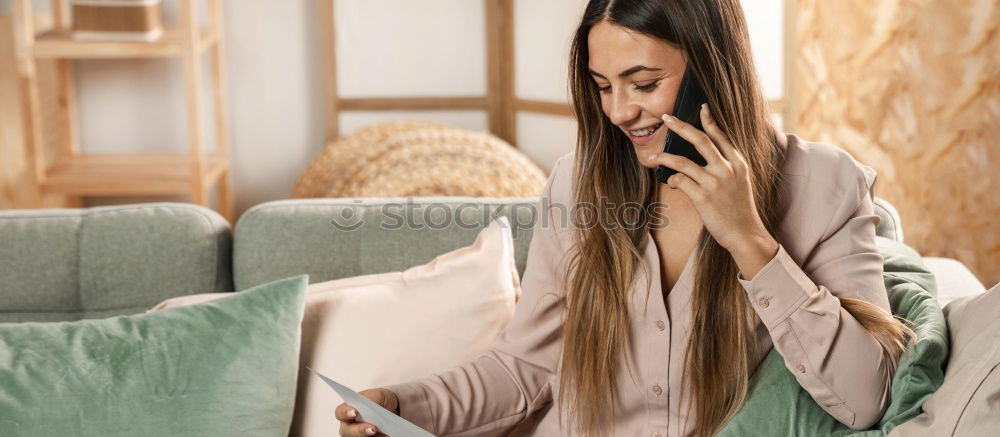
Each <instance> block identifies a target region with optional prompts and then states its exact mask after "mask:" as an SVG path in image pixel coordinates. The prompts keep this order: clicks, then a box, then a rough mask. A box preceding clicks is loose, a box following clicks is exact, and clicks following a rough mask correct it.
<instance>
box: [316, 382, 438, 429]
mask: <svg viewBox="0 0 1000 437" xmlns="http://www.w3.org/2000/svg"><path fill="white" fill-rule="evenodd" d="M306 368H307V369H309V371H310V372H312V373H315V374H316V376H318V377H319V379H322V380H323V382H325V383H326V385H329V386H330V387H331V388H333V389H334V390H335V391H336V392H337V394H339V395H340V397H341V398H343V399H344V402H347V403H348V404H349V405H351V406H352V407H354V408H355V409H357V410H358V417H357V419H356V420H357V421H359V422H366V423H371V424H373V425H375V426H377V427H378V431H379V432H381V433H382V434H385V435H388V436H390V437H434V434H431V433H429V432H427V431H424V430H423V428H420V427H419V426H417V425H414V424H413V423H411V422H409V421H408V420H406V419H403V418H402V417H399V416H397V415H396V414H395V413H393V412H392V411H389V410H386V409H385V408H382V406H381V405H379V404H376V403H375V402H372V401H371V399H368V398H366V397H364V396H361V394H360V393H358V392H356V391H354V390H351V389H350V388H347V387H346V386H344V385H342V384H340V383H338V382H337V381H334V380H332V379H330V378H327V377H325V376H323V375H322V374H320V373H319V372H317V371H315V370H313V369H312V368H310V367H308V366H306Z"/></svg>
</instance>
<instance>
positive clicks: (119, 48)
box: [32, 27, 218, 59]
mask: <svg viewBox="0 0 1000 437" xmlns="http://www.w3.org/2000/svg"><path fill="white" fill-rule="evenodd" d="M181 30H182V29H179V28H167V29H164V31H163V35H162V36H160V38H159V39H157V40H156V41H148V42H147V41H84V40H77V39H73V36H72V35H71V34H70V32H69V31H68V30H66V29H54V30H50V31H47V32H43V33H40V34H38V35H36V36H35V45H34V49H33V50H32V53H33V54H34V55H35V57H36V58H59V59H99V58H162V57H172V56H181V55H183V54H184V38H183V33H182V32H181ZM217 39H218V35H217V34H216V33H215V32H214V31H213V30H212V29H211V28H207V27H203V28H201V29H200V31H199V38H198V53H201V52H202V51H204V50H205V49H206V48H208V47H211V46H212V44H214V43H215V42H216V41H217Z"/></svg>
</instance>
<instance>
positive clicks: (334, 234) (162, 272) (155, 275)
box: [0, 197, 902, 323]
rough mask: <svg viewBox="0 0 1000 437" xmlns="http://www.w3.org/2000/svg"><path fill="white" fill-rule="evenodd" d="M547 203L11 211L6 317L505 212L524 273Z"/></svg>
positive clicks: (297, 268)
mask: <svg viewBox="0 0 1000 437" xmlns="http://www.w3.org/2000/svg"><path fill="white" fill-rule="evenodd" d="M536 202H537V199H536V198H462V197H448V198H411V199H303V200H279V201H273V202H267V203H262V204H259V205H256V206H254V207H252V208H250V209H249V210H247V211H246V212H245V213H244V214H243V215H242V216H241V217H240V219H239V220H238V222H237V224H236V226H235V231H234V230H233V229H232V228H231V227H230V226H229V224H228V223H227V222H226V221H225V220H224V219H223V218H222V217H221V216H219V215H218V214H217V213H215V212H214V211H212V210H210V209H207V208H202V207H198V206H193V205H189V204H184V203H145V204H134V205H123V206H108V207H94V208H81V209H41V210H6V211H0V323H3V322H26V321H44V322H49V321H69V320H79V319H92V318H104V317H109V316H115V315H122V314H133V313H141V312H143V311H145V310H146V309H148V308H150V307H152V306H153V305H155V304H157V303H159V302H161V301H163V300H165V299H168V298H171V297H176V296H180V295H185V294H191V293H195V292H198V293H208V292H221V291H232V290H244V289H247V288H249V287H253V286H255V285H260V284H263V283H265V282H268V281H273V280H277V279H282V278H286V277H289V276H293V275H298V274H308V275H309V280H310V282H311V283H315V282H322V281H328V280H331V279H338V278H344V277H350V276H357V275H363V274H368V273H381V272H388V271H396V270H404V269H406V268H408V267H411V266H414V265H418V264H422V263H426V262H428V261H430V260H431V259H433V258H434V257H435V256H437V255H438V254H441V253H443V252H446V251H449V250H453V249H457V248H459V247H462V246H465V245H468V244H471V243H472V241H473V240H474V239H475V237H476V235H477V234H478V232H479V231H480V230H481V229H482V228H483V227H485V226H486V225H487V224H488V223H489V220H490V217H496V216H498V215H503V216H506V217H508V219H509V220H510V222H511V224H512V225H513V227H514V229H513V230H514V239H515V246H516V259H517V267H518V271H519V272H522V273H523V271H524V263H525V260H526V259H527V252H528V243H529V241H530V240H531V226H532V224H533V220H534V215H535V214H534V212H535V207H536V205H535V203H536ZM876 210H877V212H878V214H879V215H880V216H881V217H882V222H881V224H880V225H879V227H878V230H877V232H878V234H879V235H881V236H884V237H887V238H891V239H895V240H900V239H901V236H902V227H901V226H900V222H899V217H898V215H897V214H896V213H895V210H894V209H893V208H892V206H891V205H889V204H888V202H885V201H883V200H881V199H877V203H876ZM456 214H457V216H456ZM455 217H459V218H460V219H461V220H454V219H453V218H455ZM407 222H408V223H407ZM359 224H360V226H358V229H356V230H353V231H351V232H347V231H345V230H346V229H350V228H351V227H353V226H357V225H359ZM400 224H404V225H410V226H398V225H400ZM441 224H444V226H439V225H441ZM394 228H399V229H394Z"/></svg>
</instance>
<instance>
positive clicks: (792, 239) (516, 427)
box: [387, 135, 895, 437]
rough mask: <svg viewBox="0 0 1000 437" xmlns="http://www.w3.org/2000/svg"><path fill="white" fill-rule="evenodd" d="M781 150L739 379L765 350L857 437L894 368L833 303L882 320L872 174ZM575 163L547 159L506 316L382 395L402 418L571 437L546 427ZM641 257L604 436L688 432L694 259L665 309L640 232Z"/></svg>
mask: <svg viewBox="0 0 1000 437" xmlns="http://www.w3.org/2000/svg"><path fill="white" fill-rule="evenodd" d="M786 140H787V148H788V153H787V155H786V156H787V158H786V161H785V163H784V164H783V169H782V171H783V172H784V174H785V176H786V184H785V185H784V186H783V190H782V196H783V203H782V204H783V205H785V206H784V208H785V209H786V212H785V213H784V218H783V220H782V223H781V225H780V226H779V230H778V233H779V235H777V236H776V237H777V240H778V242H779V243H780V246H779V249H778V252H777V254H776V255H775V256H774V258H773V259H771V260H770V261H769V262H768V263H767V265H765V266H764V267H763V268H762V269H761V270H760V271H759V272H758V273H757V274H756V275H755V276H754V277H753V278H752V280H750V281H747V280H745V279H744V278H743V277H742V275H740V276H739V277H738V279H739V281H740V283H741V284H742V285H743V287H744V289H745V290H746V293H747V298H748V299H749V300H750V302H751V303H752V305H753V307H754V309H755V310H756V314H757V316H758V317H759V319H758V320H757V321H756V324H757V331H756V333H757V335H756V337H757V344H758V345H759V347H758V349H757V351H756V354H755V356H753V357H752V358H753V360H754V361H752V362H751V365H752V367H751V368H755V367H756V366H757V364H759V363H760V361H761V360H762V359H763V358H764V356H765V355H766V354H767V353H768V352H769V351H770V349H771V347H774V348H776V349H777V350H778V352H779V353H780V354H781V355H782V356H783V357H784V360H785V365H786V366H787V367H788V368H789V369H790V370H791V371H792V373H793V374H794V375H795V377H796V378H797V379H798V381H799V384H801V385H802V387H803V388H805V389H806V390H807V391H808V392H809V394H810V395H812V397H813V399H815V400H816V402H817V403H818V404H819V405H820V406H821V407H822V408H823V409H825V410H826V411H827V412H828V413H830V414H831V415H832V416H833V417H835V418H836V419H837V420H839V421H841V422H843V423H844V424H846V425H848V426H850V427H852V428H855V429H864V428H867V427H869V426H870V425H872V424H874V423H875V422H876V421H877V420H878V419H879V418H880V417H881V415H882V413H883V411H884V409H885V407H886V405H887V404H888V400H889V388H890V385H891V381H892V375H893V373H894V371H895V369H894V368H893V366H892V365H891V364H890V363H889V362H888V361H887V360H885V359H884V358H883V353H882V347H881V346H880V345H879V343H878V342H877V341H875V339H874V338H873V337H872V336H871V335H870V334H869V333H868V332H867V331H866V330H865V329H864V328H863V327H862V326H861V324H860V323H858V321H857V320H855V319H854V318H853V317H852V316H851V315H850V314H849V313H847V312H846V311H845V310H844V309H843V308H842V307H841V305H840V301H839V300H838V299H837V297H836V296H846V297H856V298H861V299H865V300H867V301H869V302H872V303H874V304H876V305H878V306H880V307H882V308H884V309H885V310H887V311H888V310H889V300H888V297H887V295H886V290H885V285H884V283H883V280H882V256H881V255H880V254H879V251H878V248H877V246H876V244H875V228H876V226H877V225H878V223H879V217H878V216H877V215H876V214H875V212H874V207H873V199H874V193H873V191H872V187H873V184H874V182H875V178H876V173H875V171H874V170H873V169H871V168H870V167H867V166H865V165H862V164H860V163H858V162H857V161H855V160H854V159H853V158H852V157H851V156H850V155H849V154H848V153H847V152H845V151H843V150H842V149H840V148H838V147H835V146H832V145H829V144H823V143H814V142H807V141H804V140H802V139H800V138H798V137H797V136H795V135H786ZM573 155H574V154H573V153H570V154H567V155H565V156H563V157H562V158H560V159H559V161H558V162H557V163H556V165H555V167H554V168H553V170H552V173H551V175H550V176H549V180H548V182H547V183H546V186H545V189H544V191H543V194H542V199H541V207H540V209H539V214H540V215H539V216H538V218H537V220H536V223H535V228H534V234H533V237H532V240H531V244H530V247H529V251H528V261H527V267H526V269H525V272H524V275H523V278H522V284H521V286H522V294H521V297H520V299H519V300H518V302H517V306H516V310H515V314H514V318H513V319H512V320H511V322H510V324H509V325H508V326H507V327H506V329H505V330H504V332H503V333H502V334H501V335H500V336H499V337H498V339H497V340H496V342H495V343H494V345H493V346H492V348H491V349H490V350H489V351H487V352H485V353H483V354H481V355H480V356H479V357H477V358H476V359H474V360H473V361H471V362H468V363H465V364H463V365H460V366H457V367H456V368H453V369H450V370H448V371H445V372H443V373H438V374H434V375H431V376H429V377H426V378H422V379H419V380H415V381H410V382H406V383H401V384H396V385H392V386H388V387H387V388H389V389H390V390H392V391H394V392H395V393H396V394H397V395H398V396H399V401H400V415H401V416H402V417H403V418H405V419H407V420H410V421H411V422H413V423H415V424H416V425H418V426H420V427H422V428H424V429H426V430H428V431H430V432H432V433H434V434H436V435H441V436H486V435H489V436H492V435H537V436H562V435H575V434H574V433H573V432H572V431H571V429H570V428H571V427H568V426H567V425H568V423H567V421H566V418H565V417H564V418H563V427H562V429H560V428H559V426H558V417H557V415H558V413H559V411H558V406H559V402H560V400H559V399H558V391H559V390H558V389H559V387H558V383H559V368H560V362H561V359H560V355H561V344H562V325H563V322H562V317H564V310H563V309H562V308H561V306H560V304H561V301H562V299H563V298H564V296H565V284H563V283H561V281H559V273H560V272H561V269H564V268H565V263H566V261H567V260H568V258H567V257H566V255H567V253H568V248H569V247H570V246H569V245H570V244H571V241H572V238H571V232H572V227H571V226H569V225H567V224H566V223H565V220H566V218H565V217H566V214H565V213H563V212H562V211H568V206H569V205H570V204H571V202H572V195H571V194H572V191H571V190H572V186H571V184H572V183H573V180H572V173H573V160H574V156H573ZM640 250H641V251H642V253H643V262H644V263H645V264H646V266H647V267H648V271H649V272H653V273H652V274H651V275H648V276H650V277H648V278H647V277H646V276H647V275H645V274H643V273H641V272H640V274H638V275H637V276H638V278H637V280H636V281H635V282H634V283H633V289H634V290H635V293H634V294H633V299H632V302H633V303H632V307H631V308H630V311H631V315H632V325H631V339H632V342H631V353H632V356H633V357H635V358H636V359H635V362H634V363H633V366H634V367H633V369H632V370H633V371H632V373H633V375H635V377H636V378H637V380H638V383H639V385H638V386H637V385H636V384H634V383H633V380H632V378H631V377H630V376H629V373H628V371H627V369H624V365H623V366H620V371H619V375H618V391H619V393H618V398H619V399H620V400H621V401H620V403H619V404H618V405H617V406H616V410H615V412H614V413H615V427H614V429H613V432H614V434H615V435H617V436H629V437H631V436H650V437H665V436H687V435H691V433H692V429H691V428H692V426H693V423H694V418H693V417H685V415H686V411H687V402H688V399H682V398H681V393H680V387H681V373H682V370H683V366H684V356H683V355H684V348H685V346H686V344H687V342H688V330H689V325H690V322H691V316H690V309H689V303H690V298H691V292H692V286H693V284H692V281H693V274H694V272H693V267H694V265H693V264H694V260H695V253H692V254H691V256H690V257H689V259H688V261H687V264H686V265H685V267H684V269H683V271H682V273H681V276H680V278H679V279H678V281H677V283H676V284H675V285H674V288H673V289H672V290H671V291H670V292H669V293H668V294H667V297H666V298H665V299H664V298H663V290H662V288H661V284H660V275H659V271H660V267H659V266H660V259H659V254H658V253H657V251H656V247H655V245H654V244H653V237H652V236H651V235H648V234H647V238H646V241H645V244H644V246H643V247H642V248H640ZM647 280H649V284H650V285H649V287H648V288H647V286H646V284H647ZM647 297H649V300H648V304H647V303H646V298H647ZM623 363H624V361H623ZM687 396H688V395H687V394H685V397H687ZM692 414H693V413H692ZM685 419H686V426H685V423H684V422H685Z"/></svg>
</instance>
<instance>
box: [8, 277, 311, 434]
mask: <svg viewBox="0 0 1000 437" xmlns="http://www.w3.org/2000/svg"><path fill="white" fill-rule="evenodd" d="M307 282H308V276H306V275H300V276H296V277H292V278H288V279H283V280H280V281H274V282H270V283H267V284H263V285H260V286H257V287H254V288H251V289H248V290H246V291H243V292H240V293H234V294H233V295H232V296H227V297H224V298H221V299H217V300H213V301H211V302H204V303H201V304H197V305H191V306H185V307H178V308H171V309H167V310H163V311H156V312H152V313H148V314H138V315H130V316H119V317H113V318H108V319H100V320H82V321H76V322H53V323H38V322H28V323H16V324H0V434H2V435H4V436H71V435H81V436H82V435H86V436H143V437H152V436H245V435H268V436H277V435H285V434H287V432H288V428H289V425H290V424H291V419H292V407H293V403H294V401H295V386H296V377H297V375H298V357H299V337H300V323H301V320H302V313H303V310H304V306H305V288H306V284H307Z"/></svg>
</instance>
